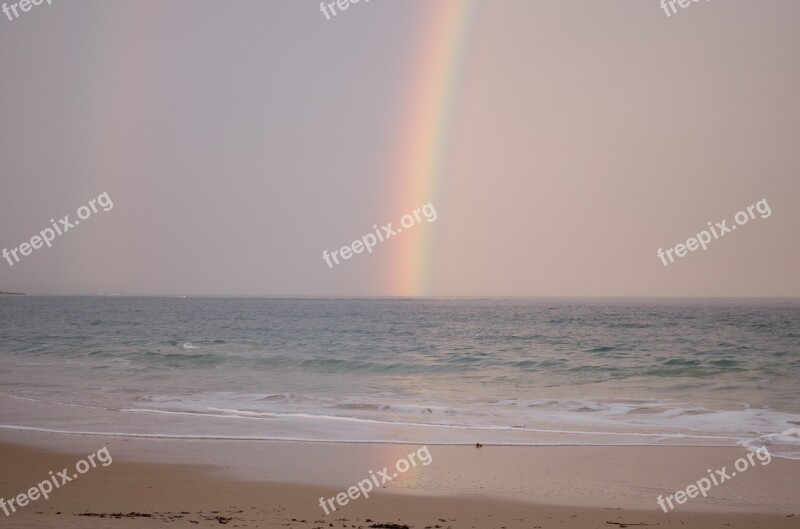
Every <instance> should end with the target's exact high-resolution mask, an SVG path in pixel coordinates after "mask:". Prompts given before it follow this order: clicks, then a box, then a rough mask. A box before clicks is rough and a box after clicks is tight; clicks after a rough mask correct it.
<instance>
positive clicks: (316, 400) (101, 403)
mask: <svg viewBox="0 0 800 529" xmlns="http://www.w3.org/2000/svg"><path fill="white" fill-rule="evenodd" d="M799 338H800V301H797V300H730V299H725V300H722V299H721V300H621V299H449V300H440V299H435V300H423V299H413V300H409V299H272V298H268V299H263V298H243V299H242V298H237V299H228V298H191V297H189V298H177V297H176V298H164V297H158V298H156V297H153V298H133V297H56V296H24V297H23V296H2V297H0V427H2V428H22V429H32V430H45V431H57V432H71V433H80V434H114V435H129V436H148V437H182V438H237V439H264V440H270V439H293V440H308V441H341V442H409V443H428V444H436V443H443V444H460V443H464V444H474V443H476V442H481V443H484V444H515V445H691V446H736V445H744V446H747V447H750V448H751V449H752V448H755V447H758V446H761V445H766V446H768V448H769V450H770V453H772V454H773V455H775V456H778V457H786V458H792V459H800V390H799V388H800V384H798V381H800V339H799Z"/></svg>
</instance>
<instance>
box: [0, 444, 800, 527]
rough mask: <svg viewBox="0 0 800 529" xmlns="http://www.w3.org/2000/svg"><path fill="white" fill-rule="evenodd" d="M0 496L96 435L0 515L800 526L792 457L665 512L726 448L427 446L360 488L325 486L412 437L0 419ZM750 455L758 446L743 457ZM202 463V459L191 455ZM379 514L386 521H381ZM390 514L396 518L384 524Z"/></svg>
mask: <svg viewBox="0 0 800 529" xmlns="http://www.w3.org/2000/svg"><path fill="white" fill-rule="evenodd" d="M0 440H2V443H1V444H0V497H3V498H6V499H7V498H10V497H13V496H16V495H17V494H19V493H21V492H24V491H26V490H28V489H29V488H30V487H32V486H34V485H35V484H36V483H38V482H40V481H42V480H43V479H46V478H47V476H48V473H49V471H51V470H53V471H56V472H58V471H60V470H61V469H63V468H64V467H67V468H69V469H70V472H73V469H74V468H75V464H76V462H77V461H79V460H80V459H83V458H85V457H86V456H87V455H88V454H89V453H92V452H96V451H97V450H98V449H100V448H101V447H103V446H106V447H108V449H109V451H110V453H111V455H112V456H113V458H114V462H113V463H112V464H111V465H109V466H108V467H101V466H98V467H97V468H94V469H91V470H89V471H88V472H87V473H86V474H84V475H82V476H80V477H79V478H78V479H76V480H74V481H72V482H70V483H67V484H65V485H64V486H62V487H61V488H59V489H57V490H55V491H54V492H53V493H52V494H51V497H50V499H49V500H46V501H45V500H43V499H39V500H37V501H35V502H33V503H32V504H30V505H28V506H27V507H24V508H22V509H20V510H19V511H17V512H15V513H13V514H11V516H9V517H5V516H4V514H3V513H2V511H0V520H3V521H4V522H5V526H7V527H15V528H17V527H20V528H24V527H41V528H49V527H60V528H61V527H63V528H70V527H75V528H78V527H80V528H94V527H97V528H100V527H102V528H109V527H112V528H113V527H120V528H124V527H131V528H133V527H136V528H140V527H175V528H179V527H203V526H205V527H209V526H214V527H218V526H220V525H227V526H228V527H242V528H244V527H248V528H256V527H259V528H263V527H276V528H277V527H281V528H297V529H301V528H326V527H352V528H359V527H360V528H368V527H376V528H377V527H398V526H399V527H402V526H404V525H408V526H409V527H413V528H420V529H421V528H437V527H438V528H440V529H446V528H452V529H460V528H478V529H484V528H486V529H488V528H502V527H505V528H507V529H512V528H526V529H533V528H541V529H547V528H576V529H581V528H590V527H591V528H606V529H608V528H612V529H613V528H617V527H648V526H650V527H657V526H659V527H681V528H685V529H691V528H704V529H705V528H715V527H720V528H723V527H724V528H737V527H747V528H754V527H758V528H775V529H780V528H788V527H795V528H800V501H798V500H799V499H800V492H799V491H800V487H798V485H800V473H799V472H798V471H800V462H796V461H787V460H780V459H775V458H773V459H772V461H771V463H770V464H769V465H766V466H762V465H759V466H757V467H755V468H751V469H749V470H748V472H747V473H745V474H742V475H739V476H737V477H736V478H733V479H732V480H731V481H729V482H726V483H724V484H721V485H720V486H719V487H716V488H714V489H712V490H711V492H710V495H709V498H706V499H700V498H698V499H695V500H690V501H689V502H687V503H686V504H684V505H682V506H680V508H679V509H678V510H677V511H675V512H670V513H668V514H664V513H663V512H662V511H661V510H660V509H659V508H658V506H657V505H656V502H655V497H656V496H657V495H658V494H665V495H666V494H671V493H674V491H675V490H678V489H681V488H685V487H686V486H687V485H688V484H690V483H692V482H694V481H696V480H697V479H699V478H701V477H703V476H704V475H705V474H706V468H712V469H715V468H721V467H722V466H723V465H727V466H728V468H729V469H730V468H731V466H732V464H733V461H735V460H736V458H738V457H740V456H741V455H742V454H744V453H745V452H744V450H743V449H738V448H722V449H720V448H665V447H615V448H609V447H494V446H484V447H483V448H480V449H478V448H475V447H464V446H430V447H429V450H430V453H431V455H432V458H433V461H432V463H431V464H430V465H428V466H424V467H417V468H411V469H410V470H409V471H408V472H407V473H406V474H403V475H401V476H400V477H399V478H398V479H396V480H393V481H391V482H389V483H388V484H387V486H386V488H385V489H381V490H380V491H377V492H375V493H374V494H373V495H372V496H371V497H370V498H369V499H365V498H359V499H357V500H353V501H350V503H349V504H348V505H346V506H345V507H342V508H341V509H340V510H338V511H336V512H334V513H332V514H330V515H327V516H326V515H325V513H324V512H323V510H322V509H321V508H320V506H319V498H320V497H322V496H324V497H326V498H327V497H331V496H334V495H335V494H336V493H338V492H341V491H344V490H346V489H347V487H348V486H350V485H353V484H355V483H356V482H357V481H359V480H361V479H365V478H366V477H368V473H369V471H370V470H375V471H377V470H380V469H382V468H383V467H385V466H388V467H391V466H393V465H394V464H395V462H396V461H397V460H398V459H400V458H402V457H404V456H405V455H406V454H408V453H409V452H410V451H412V450H416V449H418V448H419V447H418V446H404V445H373V444H365V445H359V444H335V443H302V442H263V441H262V442H252V441H208V440H203V441H200V440H196V441H190V440H155V439H125V438H119V437H100V436H97V437H95V436H71V435H58V434H47V433H41V432H18V431H12V430H5V431H0ZM756 461H757V460H756ZM203 463H205V464H203ZM382 524H385V525H382ZM391 524H397V525H396V526H393V525H391Z"/></svg>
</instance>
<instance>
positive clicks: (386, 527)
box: [370, 523, 411, 529]
mask: <svg viewBox="0 0 800 529" xmlns="http://www.w3.org/2000/svg"><path fill="white" fill-rule="evenodd" d="M370 527H374V528H376V529H411V528H410V527H409V526H407V525H398V524H396V523H376V524H372V525H370Z"/></svg>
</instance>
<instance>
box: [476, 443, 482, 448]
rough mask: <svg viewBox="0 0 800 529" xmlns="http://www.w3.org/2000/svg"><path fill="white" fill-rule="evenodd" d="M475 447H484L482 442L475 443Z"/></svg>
mask: <svg viewBox="0 0 800 529" xmlns="http://www.w3.org/2000/svg"><path fill="white" fill-rule="evenodd" d="M475 448H483V445H482V444H480V443H475Z"/></svg>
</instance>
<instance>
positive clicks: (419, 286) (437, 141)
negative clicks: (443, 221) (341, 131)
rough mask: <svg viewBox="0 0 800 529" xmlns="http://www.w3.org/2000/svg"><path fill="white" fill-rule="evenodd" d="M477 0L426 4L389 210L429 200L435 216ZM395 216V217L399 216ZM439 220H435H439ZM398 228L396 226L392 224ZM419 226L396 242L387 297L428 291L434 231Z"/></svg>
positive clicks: (398, 210) (406, 210)
mask: <svg viewBox="0 0 800 529" xmlns="http://www.w3.org/2000/svg"><path fill="white" fill-rule="evenodd" d="M476 4H477V2H476V0H435V1H432V2H425V3H424V4H423V5H424V6H425V9H423V10H422V11H421V13H420V17H421V18H422V20H421V22H420V24H419V26H418V27H419V28H420V31H419V34H421V35H422V37H421V38H420V40H419V41H418V43H417V45H416V49H414V50H413V51H414V53H413V55H412V59H413V61H414V69H413V71H412V75H411V77H410V80H411V84H410V87H409V90H408V93H409V98H408V102H407V104H405V105H403V108H404V109H405V110H406V111H405V113H404V116H405V122H404V123H403V124H402V126H401V129H400V135H399V145H400V149H399V151H398V152H399V157H398V160H397V162H396V164H395V165H394V168H395V169H396V170H397V173H396V174H397V179H396V181H395V183H394V188H395V189H394V191H395V192H394V193H391V196H392V205H391V207H390V208H389V210H390V211H393V212H396V213H397V215H403V214H406V213H411V212H412V211H413V210H414V209H416V208H419V207H422V206H423V205H424V204H427V203H428V202H431V203H433V205H434V207H435V208H437V209H436V211H437V213H438V212H439V209H438V206H439V202H438V199H439V198H440V197H439V193H440V190H441V188H442V187H443V184H444V177H445V174H446V164H447V160H448V154H449V139H450V132H451V130H452V127H451V121H452V117H453V115H454V103H455V101H456V99H457V98H456V90H457V88H458V84H459V83H458V81H459V74H460V72H461V69H462V68H461V66H462V62H463V58H464V57H463V56H464V49H465V43H466V41H467V36H468V35H469V33H470V28H471V26H472V21H473V20H474V18H475V11H476ZM398 218H399V217H398ZM437 222H438V220H437ZM395 224H396V222H395ZM427 224H428V223H427V222H425V221H424V220H423V222H422V223H421V224H420V225H418V226H416V227H415V228H414V229H411V230H408V231H407V232H404V233H403V234H402V235H401V236H400V237H398V238H397V239H396V244H397V245H398V246H399V248H398V249H397V253H394V251H393V252H392V255H393V258H392V260H391V262H390V265H389V267H390V270H389V273H388V274H387V277H388V278H389V281H388V286H387V290H388V293H389V295H391V296H421V295H426V294H427V293H429V292H430V276H431V272H432V268H433V263H432V259H433V235H432V234H433V231H434V230H433V227H434V226H436V222H434V223H432V224H431V225H427Z"/></svg>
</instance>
